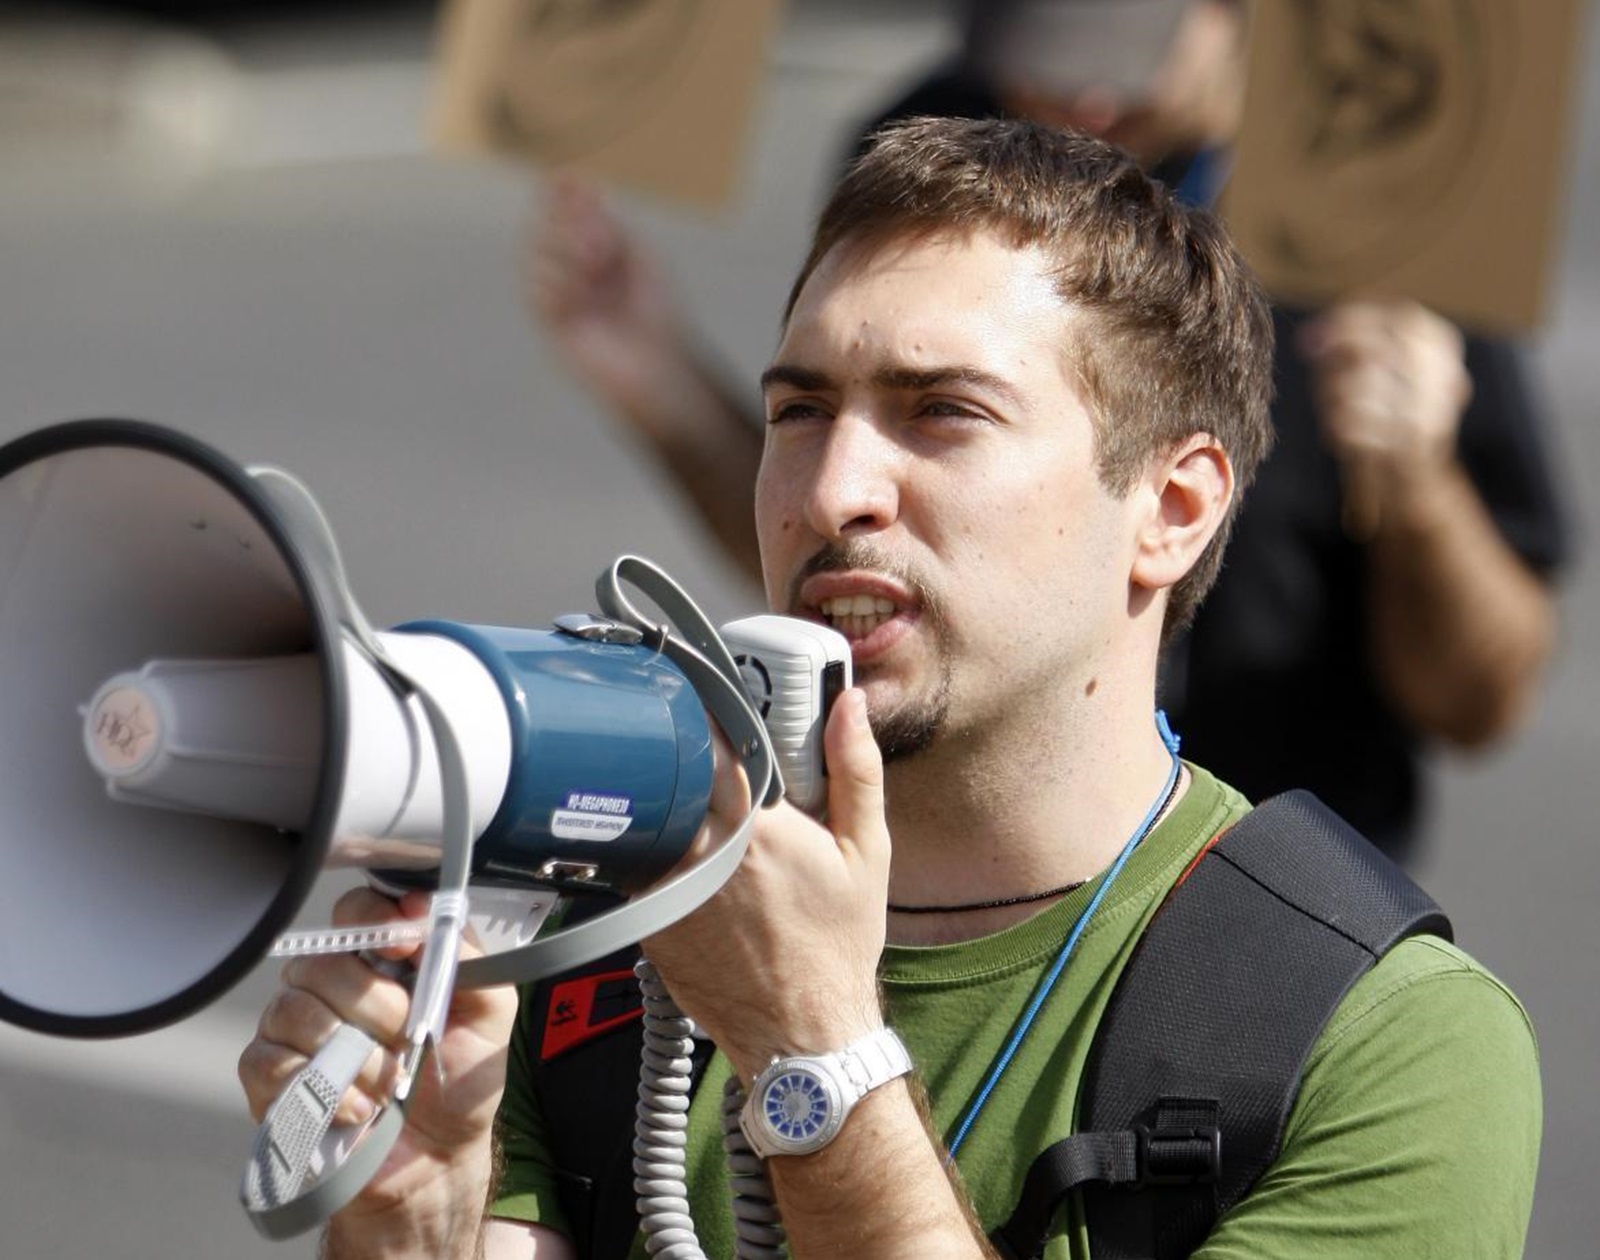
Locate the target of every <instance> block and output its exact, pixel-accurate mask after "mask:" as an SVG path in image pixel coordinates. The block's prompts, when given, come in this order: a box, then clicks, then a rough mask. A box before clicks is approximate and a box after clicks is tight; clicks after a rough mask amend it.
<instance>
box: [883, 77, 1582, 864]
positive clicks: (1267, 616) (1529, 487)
mask: <svg viewBox="0 0 1600 1260" xmlns="http://www.w3.org/2000/svg"><path fill="white" fill-rule="evenodd" d="M1002 113H1004V110H1003V108H1002V106H1001V103H1000V101H999V99H998V98H997V97H996V96H995V94H994V93H993V92H992V91H991V90H990V89H989V88H987V87H986V86H985V85H984V84H982V83H981V82H979V81H978V80H976V79H975V78H973V77H972V76H971V75H970V74H969V73H966V72H964V71H963V70H962V69H961V68H959V67H958V66H949V67H945V68H942V69H940V70H937V71H935V72H934V73H932V74H931V75H929V76H928V77H927V78H925V79H922V80H921V81H919V82H918V83H916V84H915V85H914V86H912V87H911V89H910V90H909V91H908V92H907V93H906V94H905V95H904V96H903V97H901V98H900V99H899V100H898V101H897V102H895V104H894V105H892V106H891V107H890V108H889V109H888V110H886V111H885V112H884V113H883V114H882V115H881V116H879V117H878V118H877V119H875V120H874V121H873V122H872V123H871V124H870V126H869V127H868V128H867V129H866V131H865V132H863V134H862V136H861V137H860V138H859V139H858V141H857V142H856V145H855V146H854V148H853V150H852V154H853V153H857V152H859V151H860V150H861V148H862V147H864V143H865V138H866V135H867V134H868V133H870V131H871V130H873V129H875V128H876V127H878V126H879V125H881V124H882V123H885V122H889V121H892V120H894V119H899V118H908V117H913V116H916V115H921V114H928V115H934V116H938V117H950V118H986V117H993V116H996V115H999V114H1002ZM1189 166H1190V163H1189V161H1187V160H1178V161H1171V162H1165V163H1162V164H1161V165H1160V166H1158V167H1157V168H1156V169H1155V170H1154V171H1153V172H1152V174H1153V175H1155V176H1156V178H1158V179H1162V180H1164V181H1165V182H1166V183H1167V184H1168V185H1169V186H1171V187H1174V188H1179V187H1180V185H1182V186H1185V187H1187V185H1188V184H1189V183H1192V182H1194V181H1191V180H1186V176H1187V175H1189V174H1190V171H1189ZM1305 318H1306V315H1305V314H1304V313H1298V312H1291V311H1287V310H1281V309H1280V310H1277V311H1275V313H1274V324H1275V326H1276V333H1277V351H1276V367H1275V376H1276V385H1277V400H1276V402H1275V403H1274V405H1273V427H1274V428H1275V430H1276V432H1277V441H1276V444H1275V447H1274V449H1273V452H1272V454H1271V455H1270V456H1269V457H1268V458H1267V460H1266V462H1265V463H1264V464H1263V465H1262V467H1261V469H1260V471H1259V472H1258V473H1257V476H1256V481H1255V484H1254V485H1253V486H1251V488H1250V490H1249V491H1248V492H1247V493H1246V495H1245V499H1244V507H1243V509H1242V511H1241V514H1240V516H1239V519H1238V522H1237V524H1236V526H1235V529H1234V534H1233V538H1232V540H1231V541H1230V542H1229V544H1228V550H1227V553H1226V555H1225V556H1224V560H1223V567H1222V572H1221V574H1220V576H1219V577H1218V579H1217V583H1216V586H1215V587H1213V588H1212V591H1211V594H1210V595H1208V596H1207V598H1206V601H1205V603H1204V604H1203V605H1202V606H1201V608H1200V609H1199V611H1198V613H1197V614H1196V616H1195V620H1194V625H1193V626H1192V628H1191V630H1190V631H1189V633H1188V634H1187V635H1186V636H1185V637H1184V638H1183V639H1181V640H1180V641H1178V642H1176V643H1174V644H1173V645H1172V647H1171V649H1170V650H1169V651H1168V653H1167V658H1166V664H1165V668H1164V673H1163V683H1162V688H1161V693H1162V694H1161V697H1160V702H1161V704H1162V705H1163V706H1164V707H1165V708H1166V710H1167V712H1168V716H1169V717H1170V718H1171V720H1172V725H1173V729H1174V730H1176V731H1177V732H1178V734H1179V735H1180V736H1181V737H1182V739H1183V752H1184V755H1185V756H1188V757H1191V758H1193V759H1194V760H1195V761H1196V762H1198V763H1200V764H1201V765H1204V766H1205V767H1206V768H1207V769H1209V770H1211V771H1213V772H1214V773H1215V774H1216V775H1217V776H1218V777H1219V778H1221V779H1224V780H1225V781H1227V782H1229V783H1232V784H1233V785H1235V786H1236V787H1237V788H1238V789H1239V790H1240V791H1241V792H1243V793H1245V795H1247V796H1248V797H1250V799H1251V800H1261V799H1263V798H1265V797H1267V796H1271V795H1273V794H1275V793H1277V792H1280V791H1284V790H1286V789H1289V788H1295V787H1303V788H1308V789H1310V790H1311V791H1313V792H1315V793H1316V794H1317V795H1318V796H1320V797H1321V798H1322V799H1323V801H1325V802H1326V803H1327V804H1328V805H1330V806H1331V807H1332V808H1333V809H1335V810H1337V811H1338V812H1339V813H1340V814H1342V815H1344V817H1345V818H1346V819H1348V820H1349V821H1350V822H1351V823H1352V824H1354V825H1355V826H1356V827H1357V828H1358V829H1359V830H1361V831H1363V832H1365V833H1366V834H1367V835H1368V836H1369V837H1370V838H1371V839H1372V840H1373V842H1374V843H1376V844H1377V845H1378V846H1379V847H1380V848H1382V849H1383V850H1384V851H1385V852H1387V853H1388V854H1389V855H1390V856H1392V857H1396V858H1400V859H1402V860H1403V859H1405V858H1406V857H1408V856H1409V855H1410V854H1411V851H1412V849H1413V847H1414V845H1415V842H1416V835H1417V831H1418V828H1419V824H1420V821H1421V816H1422V810H1423V805H1424V792H1423V789H1422V779H1421V774H1420V770H1421V766H1420V753H1421V741H1420V740H1419V739H1418V737H1417V736H1416V735H1414V734H1413V733H1412V732H1411V731H1410V730H1408V729H1407V727H1406V725H1405V724H1404V723H1403V722H1402V721H1401V720H1400V719H1399V717H1398V716H1396V715H1395V714H1394V713H1393V711H1391V709H1390V708H1389V706H1388V705H1387V703H1386V702H1385V701H1384V699H1383V698H1382V696H1381V695H1380V694H1379V691H1378V688H1377V685H1376V682H1375V679H1374V674H1373V668H1372V663H1371V660H1370V654H1369V651H1368V641H1369V631H1368V628H1367V625H1368V620H1369V619H1368V616H1367V604H1366V601H1367V583H1366V574H1365V560H1364V552H1363V548H1362V547H1361V546H1360V545H1359V544H1357V543H1354V542H1351V541H1350V540H1349V539H1348V538H1346V537H1345V535H1344V532H1343V528H1342V520H1341V516H1342V509H1341V499H1340V489H1339V474H1338V466H1337V464H1336V463H1335V461H1334V459H1333V457H1332V456H1331V455H1329V454H1328V452H1327V451H1326V450H1325V449H1324V448H1323V446H1322V443H1321V440H1320V437H1319V435H1318V424H1317V415H1316V409H1315V407H1314V404H1313V401H1312V397H1311V387H1310V381H1309V378H1308V375H1307V372H1306V368H1305V365H1304V364H1303V363H1302V362H1301V360H1300V358H1299V357H1298V355H1297V354H1296V352H1295V344H1296V330H1297V328H1298V326H1299V324H1300V323H1301V322H1302V321H1303V320H1304V319H1305ZM1467 369H1468V372H1469V373H1470V375H1471V377H1472V385H1473V397H1472V402H1471V404H1470V405H1469V407H1468V409H1467V411H1466V414H1465V415H1464V417H1463V418H1462V422H1461V429H1460V434H1459V439H1458V450H1459V454H1460V458H1461V461H1462V463H1463V465H1464V467H1465V468H1466V470H1467V473H1468V475H1469V476H1470V477H1471V478H1472V481H1473V483H1474V485H1475V486H1476V487H1477V490H1478V493H1479V494H1480V495H1481V496H1482V497H1483V499H1484V502H1485V505H1486V506H1487V508H1488V510H1489V514H1490V516H1491V517H1492V518H1493V519H1494V521H1495V524H1496V525H1497V526H1498V527H1499V530H1500V532H1501V534H1502V535H1503V536H1504V537H1505V539H1506V541H1507V542H1508V543H1509V544H1510V545H1511V547H1512V548H1513V549H1514V550H1515V551H1516V552H1517V553H1518V554H1519V555H1520V556H1521V557H1522V558H1523V560H1524V561H1526V562H1527V563H1528V564H1529V565H1530V566H1531V567H1532V568H1533V569H1534V570H1535V571H1536V572H1538V573H1541V574H1549V573H1552V572H1553V571H1554V570H1555V569H1556V568H1557V567H1558V566H1559V565H1560V564H1561V563H1562V561H1564V560H1565V559H1566V558H1567V553H1568V550H1569V540H1568V534H1567V528H1566V524H1565V521H1564V518H1563V513H1562V511H1561V507H1560V501H1559V497H1558V495H1557V493H1556V489H1555V485H1554V478H1553V476H1552V473H1551V468H1550V464H1549V461H1548V458H1547V456H1546V454H1545V450H1544V439H1543V436H1542V433H1543V427H1544V426H1543V421H1542V419H1541V417H1540V415H1539V412H1538V409H1537V408H1536V406H1535V405H1534V402H1533V399H1532V398H1531V396H1530V394H1529V391H1528V387H1527V382H1526V379H1525V376H1524V372H1523V367H1522V363H1521V360H1520V355H1519V354H1518V352H1517V350H1516V349H1515V348H1514V347H1513V346H1511V345H1510V344H1508V343H1506V342H1503V341H1494V340H1489V339H1485V338H1481V337H1469V338H1468V342H1467Z"/></svg>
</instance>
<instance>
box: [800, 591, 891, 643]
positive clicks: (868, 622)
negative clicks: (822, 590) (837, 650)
mask: <svg viewBox="0 0 1600 1260" xmlns="http://www.w3.org/2000/svg"><path fill="white" fill-rule="evenodd" d="M817 611H818V612H820V613H821V614H822V617H823V620H825V621H826V622H827V623H828V624H829V625H830V626H832V627H833V628H834V629H835V630H837V631H838V632H839V633H840V634H842V635H844V637H845V638H847V639H864V638H866V637H867V636H868V635H869V634H871V633H872V632H873V631H874V630H876V629H877V628H878V627H879V626H881V625H883V624H884V622H886V621H888V620H890V619H891V618H892V617H893V616H894V614H895V605H894V602H893V601H892V600H887V599H884V598H883V597H882V596H880V595H838V596H835V597H833V598H831V599H824V600H821V601H819V602H818V604H817Z"/></svg>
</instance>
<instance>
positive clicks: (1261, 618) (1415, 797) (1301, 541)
mask: <svg viewBox="0 0 1600 1260" xmlns="http://www.w3.org/2000/svg"><path fill="white" fill-rule="evenodd" d="M1304 318H1305V316H1304V315H1303V314H1300V313H1294V312H1289V311H1284V310H1278V311H1276V312H1274V323H1275V325H1276V331H1277V337H1278V350H1277V361H1276V369H1275V375H1276V378H1277V400H1276V402H1275V403H1274V404H1273V411H1272V415H1273V427H1274V428H1275V430H1276V431H1277V442H1276V444H1275V446H1274V448H1273V451H1272V454H1271V455H1270V456H1269V457H1268V458H1267V460H1266V462H1265V463H1264V464H1263V465H1262V468H1261V471H1260V472H1259V473H1258V475H1257V477H1256V482H1255V484H1254V485H1253V486H1251V487H1250V489H1249V490H1248V491H1247V492H1246V493H1245V497H1244V506H1243V508H1242V510H1241V512H1240V515H1239V519H1238V522H1237V524H1236V526H1235V528H1234V534H1233V538H1232V539H1231V540H1230V541H1229V543H1228V550H1227V552H1226V554H1225V555H1224V557H1223V567H1222V573H1221V575H1220V576H1219V577H1218V579H1217V584H1216V586H1215V587H1214V588H1213V589H1212V591H1211V594H1210V595H1208V596H1207V597H1206V601H1205V604H1204V605H1203V606H1202V607H1201V609H1200V611H1199V613H1198V614H1197V615H1196V617H1195V621H1194V625H1193V627H1192V629H1191V630H1190V633H1189V635H1188V636H1187V639H1186V640H1184V641H1180V642H1178V643H1175V644H1174V645H1173V647H1172V649H1171V651H1170V652H1169V658H1168V686H1167V690H1168V692H1169V693H1170V694H1169V695H1168V696H1167V697H1166V699H1165V703H1166V704H1167V706H1168V713H1169V716H1170V717H1171V718H1172V721H1173V727H1174V729H1175V730H1177V731H1179V732H1180V733H1181V734H1182V736H1183V741H1184V743H1183V751H1184V753H1185V755H1186V756H1192V757H1193V758H1194V759H1195V760H1196V761H1198V762H1200V763H1201V764H1202V765H1204V766H1207V767H1208V768H1213V769H1214V770H1215V772H1216V773H1217V774H1218V775H1220V776H1222V777H1224V778H1226V779H1227V780H1228V781H1229V782H1231V783H1233V784H1234V786H1236V787H1237V788H1238V789H1239V790H1240V791H1241V792H1243V793H1244V794H1245V795H1246V796H1248V797H1250V798H1251V799H1252V800H1259V799H1261V798H1262V797H1266V796H1270V795H1272V794H1274V793H1276V792H1279V791H1282V790H1284V789H1286V788H1289V787H1304V788H1309V789H1310V790H1311V791H1313V792H1315V793H1316V794H1317V795H1318V796H1320V797H1321V798H1322V799H1323V800H1324V801H1326V802H1327V803H1328V804H1329V805H1331V806H1333V808H1334V809H1336V810H1338V812H1339V813H1341V814H1343V815H1344V816H1345V818H1347V819H1348V820H1349V821H1350V822H1351V823H1352V824H1354V825H1355V826H1356V827H1357V828H1358V829H1359V830H1361V831H1364V832H1365V833H1366V834H1367V836H1368V837H1369V838H1370V839H1372V840H1373V842H1374V843H1376V844H1377V845H1378V846H1379V847H1380V848H1382V849H1383V850H1384V851H1385V852H1387V853H1389V854H1390V856H1392V857H1402V858H1403V857H1405V856H1407V855H1408V853H1409V852H1410V849H1411V847H1412V845H1413V843H1414V841H1415V833H1416V831H1417V827H1418V823H1419V821H1420V813H1421V807H1422V805H1423V803H1424V802H1423V793H1422V790H1421V781H1420V777H1419V764H1418V763H1419V752H1420V741H1419V740H1418V739H1417V737H1416V736H1415V735H1414V734H1412V733H1411V731H1409V730H1408V729H1407V728H1406V726H1405V724H1404V723H1403V722H1401V721H1400V719H1399V718H1398V717H1397V716H1396V715H1395V714H1394V713H1393V712H1392V711H1391V710H1390V709H1389V707H1388V705H1387V704H1386V703H1385V702H1384V700H1383V699H1382V697H1381V696H1380V694H1379V692H1378V689H1377V686H1376V682H1375V680H1374V677H1373V670H1372V664H1371V661H1370V659H1369V653H1368V650H1367V643H1368V629H1367V623H1368V617H1367V582H1366V571H1365V568H1366V566H1365V551H1364V549H1363V548H1362V547H1361V546H1360V545H1359V544H1357V543H1354V542H1351V541H1350V540H1349V539H1348V538H1346V537H1345V535H1344V532H1343V529H1342V528H1341V498H1340V485H1339V469H1338V465H1337V464H1336V462H1335V461H1334V459H1333V457H1332V456H1331V455H1329V454H1328V452H1327V450H1326V449H1325V448H1324V447H1323V446H1322V443H1321V441H1320V439H1319V435H1318V431H1317V427H1318V426H1317V416H1316V411H1315V408H1314V405H1313V402H1312V397H1311V383H1310V380H1309V378H1308V375H1307V372H1306V368H1305V365H1304V364H1303V363H1302V362H1301V360H1300V359H1299V357H1298V356H1297V355H1296V353H1295V350H1294V346H1295V340H1296V333H1297V330H1298V327H1299V325H1300V323H1301V322H1302V321H1303V319H1304ZM1467 369H1468V372H1469V373H1470V375H1471V377H1472V384H1473V391H1474V392H1473V398H1472V402H1471V403H1470V404H1469V406H1468V408H1467V411H1466V413H1465V415H1464V416H1463V417H1462V421H1461V428H1460V432H1459V437H1458V441H1457V451H1458V454H1459V456H1460V459H1461V461H1462V464H1463V465H1464V467H1465V468H1466V471H1467V473H1468V475H1469V476H1470V477H1471V479H1472V482H1473V484H1474V485H1475V486H1476V487H1477V490H1478V493H1479V494H1480V495H1481V496H1482V498H1483V500H1484V503H1485V505H1486V506H1487V508H1488V510H1489V514H1490V516H1491V517H1492V518H1493V519H1494V522H1495V524H1496V526H1497V527H1498V528H1499V530H1500V533H1501V535H1502V536H1503V537H1504V538H1505V539H1506V541H1507V542H1508V543H1509V544H1510V545H1511V547H1512V548H1513V549H1514V550H1515V551H1516V552H1517V553H1518V554H1519V555H1520V556H1521V557H1522V558H1523V560H1524V561H1526V562H1527V563H1528V565H1529V566H1530V567H1531V568H1533V569H1534V570H1535V571H1536V572H1538V573H1541V574H1548V573H1550V572H1552V571H1553V570H1554V569H1555V568H1556V567H1557V566H1558V565H1559V564H1560V562H1561V561H1562V560H1563V559H1564V558H1565V556H1566V553H1567V549H1568V541H1567V535H1566V529H1565V524H1564V522H1563V519H1562V516H1561V514H1560V512H1559V510H1558V508H1557V503H1558V499H1557V495H1556V493H1555V489H1554V486H1553V484H1552V477H1551V472H1550V466H1549V463H1548V461H1547V459H1546V456H1545V452H1544V450H1543V444H1542V440H1541V436H1540V431H1541V423H1540V418H1539V415H1538V413H1537V410H1536V409H1535V407H1534V405H1533V401H1532V399H1531V398H1530V396H1529V393H1528V389H1527V384H1526V381H1525V378H1524V375H1523V370H1522V364H1521V362H1520V359H1519V356H1518V354H1517V352H1516V351H1515V350H1514V349H1513V348H1512V347H1511V346H1509V345H1507V344H1506V343H1505V342H1500V341H1489V340H1485V339H1483V338H1478V337H1469V338H1468V341H1467Z"/></svg>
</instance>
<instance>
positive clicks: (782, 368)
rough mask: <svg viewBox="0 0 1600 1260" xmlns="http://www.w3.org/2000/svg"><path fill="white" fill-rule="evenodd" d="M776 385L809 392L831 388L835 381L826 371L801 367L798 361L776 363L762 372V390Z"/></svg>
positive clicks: (764, 391) (763, 391) (764, 390)
mask: <svg viewBox="0 0 1600 1260" xmlns="http://www.w3.org/2000/svg"><path fill="white" fill-rule="evenodd" d="M774 385H787V386H789V388H791V389H798V390H803V391H808V392H809V391H815V390H825V389H830V388H831V387H832V386H833V381H832V379H831V378H830V377H829V376H828V374H827V373H826V372H819V371H817V370H816V369H815V368H808V367H801V366H800V365H799V364H798V363H774V364H773V365H772V366H771V367H769V368H768V369H767V370H766V371H765V372H763V373H762V374H761V392H762V393H766V391H767V390H769V389H771V388H772V387H773V386H774Z"/></svg>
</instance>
